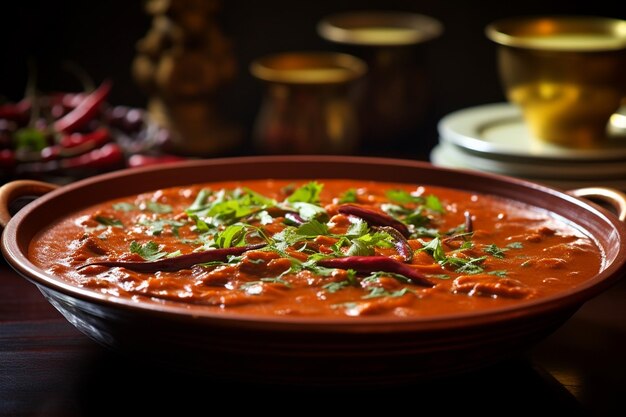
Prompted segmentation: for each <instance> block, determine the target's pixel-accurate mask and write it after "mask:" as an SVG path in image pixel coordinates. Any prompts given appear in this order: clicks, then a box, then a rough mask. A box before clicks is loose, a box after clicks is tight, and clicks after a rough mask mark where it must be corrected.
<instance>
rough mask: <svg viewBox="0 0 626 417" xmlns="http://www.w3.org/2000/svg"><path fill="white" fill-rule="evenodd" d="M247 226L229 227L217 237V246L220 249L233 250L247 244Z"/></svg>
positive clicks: (235, 225)
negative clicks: (232, 248) (245, 238)
mask: <svg viewBox="0 0 626 417" xmlns="http://www.w3.org/2000/svg"><path fill="white" fill-rule="evenodd" d="M245 236H246V225H244V224H241V223H238V224H233V225H230V226H228V227H227V228H226V229H224V230H222V231H221V232H219V233H218V234H217V235H215V244H216V245H217V247H218V248H231V247H235V246H243V245H244V244H245V240H244V237H245Z"/></svg>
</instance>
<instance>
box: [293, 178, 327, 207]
mask: <svg viewBox="0 0 626 417" xmlns="http://www.w3.org/2000/svg"><path fill="white" fill-rule="evenodd" d="M322 188H324V184H320V183H318V182H316V181H311V182H309V183H307V184H304V185H303V186H301V187H298V188H296V190H295V191H294V192H293V193H292V194H291V195H290V196H289V197H287V201H288V202H289V203H310V204H317V203H319V201H320V193H321V192H322Z"/></svg>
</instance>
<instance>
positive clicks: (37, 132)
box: [0, 80, 146, 180]
mask: <svg viewBox="0 0 626 417" xmlns="http://www.w3.org/2000/svg"><path fill="white" fill-rule="evenodd" d="M111 88H112V83H111V82H110V81H108V80H105V81H104V82H102V83H101V84H100V85H99V86H98V87H97V88H95V89H93V90H92V91H88V92H78V93H70V92H61V93H53V94H46V95H40V96H28V97H25V98H23V99H22V100H21V101H19V102H17V103H5V104H1V105H0V178H3V179H5V180H6V179H11V178H16V177H20V178H22V177H25V178H42V177H43V178H47V177H49V176H55V175H62V176H70V177H82V176H86V175H90V174H94V173H98V172H102V171H108V170H112V169H117V168H122V167H124V166H126V158H125V150H126V149H125V147H124V144H123V143H120V141H118V140H117V139H118V137H119V136H120V135H123V136H126V137H133V136H136V135H137V134H139V133H140V132H141V131H142V130H145V127H146V119H145V115H144V114H143V112H142V111H141V110H139V109H132V108H128V107H124V106H117V107H112V106H110V105H109V104H108V101H107V100H108V98H109V96H110V92H111Z"/></svg>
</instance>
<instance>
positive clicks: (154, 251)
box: [130, 240, 167, 261]
mask: <svg viewBox="0 0 626 417" xmlns="http://www.w3.org/2000/svg"><path fill="white" fill-rule="evenodd" d="M130 252H131V253H136V254H138V255H139V256H141V257H142V258H143V259H145V260H146V261H156V260H157V259H161V258H163V257H164V256H166V255H167V252H165V251H162V250H160V247H159V245H157V244H156V243H155V242H153V241H150V242H147V243H144V244H143V245H142V244H140V243H138V242H135V241H134V240H133V241H132V242H131V243H130Z"/></svg>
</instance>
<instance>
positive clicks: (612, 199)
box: [568, 187, 626, 222]
mask: <svg viewBox="0 0 626 417" xmlns="http://www.w3.org/2000/svg"><path fill="white" fill-rule="evenodd" d="M568 193H569V194H571V195H573V196H574V197H582V198H587V199H589V200H594V199H596V200H600V201H602V202H604V203H607V204H609V205H610V206H611V207H613V208H614V209H615V211H616V212H617V217H618V218H619V219H620V220H621V221H623V222H624V221H626V194H624V193H623V192H621V191H618V190H615V189H613V188H607V187H588V188H577V189H575V190H570V191H568Z"/></svg>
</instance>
